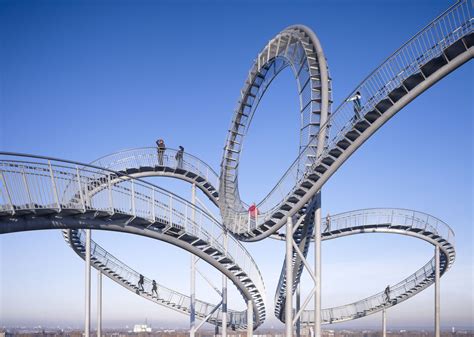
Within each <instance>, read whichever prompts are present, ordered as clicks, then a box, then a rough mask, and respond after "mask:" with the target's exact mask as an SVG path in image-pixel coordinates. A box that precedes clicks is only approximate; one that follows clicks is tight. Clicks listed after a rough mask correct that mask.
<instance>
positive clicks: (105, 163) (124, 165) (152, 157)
mask: <svg viewBox="0 0 474 337" xmlns="http://www.w3.org/2000/svg"><path fill="white" fill-rule="evenodd" d="M177 152H178V150H176V149H169V148H167V149H166V150H165V151H164V152H163V154H162V158H161V159H162V161H161V162H160V158H159V157H160V156H159V155H158V149H157V148H156V147H142V148H136V149H128V150H122V151H119V152H115V153H112V154H109V155H106V156H103V157H101V158H99V159H97V160H94V161H93V162H92V163H91V164H92V165H95V166H100V167H103V168H106V169H109V170H113V171H126V170H127V169H131V168H137V169H138V168H143V167H151V168H156V167H158V166H162V167H167V168H171V169H182V170H185V171H190V172H193V173H195V174H197V175H198V176H200V177H202V178H203V179H205V180H206V181H207V182H208V183H209V184H211V185H212V186H213V187H214V188H215V189H216V191H218V190H219V177H218V175H217V173H216V172H215V171H214V170H213V169H212V167H210V166H209V165H208V164H206V163H205V162H203V161H202V160H201V159H199V158H198V157H196V156H193V155H191V154H189V153H186V152H184V153H183V158H182V161H179V160H178V159H177V157H176V154H177Z"/></svg>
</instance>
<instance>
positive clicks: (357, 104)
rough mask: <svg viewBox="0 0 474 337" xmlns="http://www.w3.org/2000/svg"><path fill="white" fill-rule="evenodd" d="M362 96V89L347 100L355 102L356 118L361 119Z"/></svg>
mask: <svg viewBox="0 0 474 337" xmlns="http://www.w3.org/2000/svg"><path fill="white" fill-rule="evenodd" d="M361 98H362V95H361V94H360V91H356V93H355V94H354V96H352V97H350V98H349V99H348V100H347V101H346V102H351V101H353V102H354V119H360V118H361V116H360V111H361V110H362V104H361V103H360V99H361Z"/></svg>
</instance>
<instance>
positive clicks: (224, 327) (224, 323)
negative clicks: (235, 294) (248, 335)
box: [221, 231, 227, 337]
mask: <svg viewBox="0 0 474 337" xmlns="http://www.w3.org/2000/svg"><path fill="white" fill-rule="evenodd" d="M223 239H224V250H225V254H226V255H227V231H225V232H224V237H223ZM221 335H222V337H227V276H225V275H224V274H222V334H221Z"/></svg>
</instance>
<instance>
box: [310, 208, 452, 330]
mask: <svg viewBox="0 0 474 337" xmlns="http://www.w3.org/2000/svg"><path fill="white" fill-rule="evenodd" d="M329 224H330V225H329V226H328V224H327V221H326V219H324V220H323V221H322V225H321V228H322V233H323V239H324V233H325V232H331V233H332V235H336V236H337V233H338V232H341V231H343V230H345V229H351V230H354V231H358V230H360V229H361V228H366V227H367V226H378V227H384V228H387V229H389V231H390V228H391V229H392V230H393V231H394V232H395V230H401V231H405V232H414V233H418V234H419V235H421V236H426V237H427V238H429V237H430V236H429V235H431V234H434V235H437V236H439V237H440V239H438V240H441V239H444V240H446V242H447V243H448V244H449V247H451V248H452V251H451V252H452V253H450V251H448V248H449V247H448V245H446V243H445V242H444V241H443V243H442V244H441V243H440V241H438V245H439V246H440V248H441V250H442V251H443V252H444V254H445V256H446V257H447V261H446V265H445V266H444V269H443V270H442V272H445V271H446V270H447V269H448V268H449V267H450V266H451V265H452V264H453V263H454V258H455V256H454V244H455V236H454V231H453V230H452V229H451V227H449V226H448V225H447V224H446V223H445V222H443V221H442V220H440V219H438V218H436V217H433V216H431V215H429V214H426V213H423V212H418V211H413V210H406V209H391V208H384V209H364V210H356V211H350V212H345V213H340V214H336V215H333V216H331V217H330V218H329ZM419 230H422V231H419ZM344 232H345V233H348V232H346V231H344ZM335 233H336V234H335ZM330 238H331V237H330V236H329V237H328V239H330ZM434 272H435V260H434V258H432V259H431V260H430V261H428V263H426V264H425V265H424V266H423V267H422V268H420V269H419V270H417V271H416V272H415V273H414V274H412V275H410V276H409V277H407V278H406V279H404V280H402V281H400V282H398V283H397V284H395V285H393V286H390V300H387V298H386V297H385V293H384V291H381V292H379V293H377V294H375V295H373V296H370V297H368V298H365V299H363V300H360V301H357V302H354V303H350V304H347V305H342V306H338V307H334V308H328V309H323V310H322V312H321V315H322V320H323V321H324V322H337V321H344V320H350V319H354V318H358V317H362V316H366V315H368V314H370V313H371V312H374V311H378V310H381V309H382V308H383V307H387V306H390V305H393V304H392V301H395V300H396V301H397V302H400V301H403V300H405V299H407V298H409V297H411V296H413V295H415V294H416V293H417V292H419V291H421V290H422V289H424V288H426V287H427V286H429V285H430V284H432V283H433V282H434ZM397 298H398V299H397ZM394 303H396V302H394ZM313 320H314V311H312V310H305V311H304V312H303V314H302V316H301V321H302V322H303V323H304V324H306V323H309V322H312V321H313Z"/></svg>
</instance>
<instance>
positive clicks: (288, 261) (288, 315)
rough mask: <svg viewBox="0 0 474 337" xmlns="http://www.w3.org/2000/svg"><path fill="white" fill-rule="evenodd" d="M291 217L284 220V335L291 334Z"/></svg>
mask: <svg viewBox="0 0 474 337" xmlns="http://www.w3.org/2000/svg"><path fill="white" fill-rule="evenodd" d="M292 253H293V218H291V217H288V219H287V221H286V255H285V269H286V299H285V331H286V337H292V336H293V299H292V283H293V264H292V255H293V254H292Z"/></svg>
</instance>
